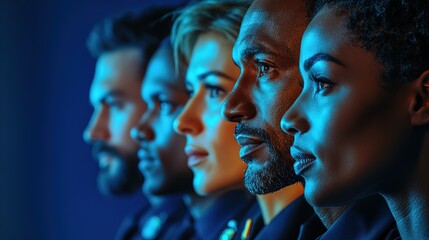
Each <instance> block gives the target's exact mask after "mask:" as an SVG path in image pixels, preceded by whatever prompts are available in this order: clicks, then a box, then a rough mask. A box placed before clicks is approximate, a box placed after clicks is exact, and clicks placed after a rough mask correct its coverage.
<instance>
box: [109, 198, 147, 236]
mask: <svg viewBox="0 0 429 240" xmlns="http://www.w3.org/2000/svg"><path fill="white" fill-rule="evenodd" d="M150 209H151V206H150V204H149V203H145V204H144V205H143V206H141V207H140V208H139V209H137V210H135V211H134V212H132V213H131V214H129V215H128V216H126V217H125V218H124V220H122V222H121V224H120V225H119V228H118V230H117V231H116V235H115V240H125V239H130V238H131V236H133V235H135V234H136V232H137V231H138V227H139V222H140V219H141V218H142V217H143V216H144V215H145V214H146V213H147V212H148V211H150Z"/></svg>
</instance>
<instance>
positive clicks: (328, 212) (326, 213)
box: [314, 206, 347, 229]
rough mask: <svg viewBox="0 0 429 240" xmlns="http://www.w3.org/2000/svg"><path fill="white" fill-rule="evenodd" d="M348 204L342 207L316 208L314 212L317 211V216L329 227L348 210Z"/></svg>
mask: <svg viewBox="0 0 429 240" xmlns="http://www.w3.org/2000/svg"><path fill="white" fill-rule="evenodd" d="M346 208H347V206H340V207H327V208H318V207H315V208H314V212H316V214H317V216H318V217H319V218H320V221H321V222H322V223H323V225H324V226H325V227H326V229H329V228H330V227H331V226H332V225H333V224H334V222H335V221H337V219H338V218H339V217H340V216H341V214H343V212H344V211H345V210H346Z"/></svg>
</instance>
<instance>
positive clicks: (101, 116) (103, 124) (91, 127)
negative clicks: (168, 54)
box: [83, 48, 145, 194]
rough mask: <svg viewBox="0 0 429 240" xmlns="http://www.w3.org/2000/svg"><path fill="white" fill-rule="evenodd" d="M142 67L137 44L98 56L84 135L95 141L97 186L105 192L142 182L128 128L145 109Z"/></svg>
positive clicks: (133, 188) (130, 188)
mask: <svg viewBox="0 0 429 240" xmlns="http://www.w3.org/2000/svg"><path fill="white" fill-rule="evenodd" d="M144 70H145V68H144V65H143V64H142V54H141V50H140V49H138V48H123V49H119V50H115V51H112V52H106V53H103V54H102V55H101V56H100V57H99V58H98V60H97V64H96V68H95V75H94V79H93V82H92V84H91V89H90V101H91V104H92V106H93V107H94V112H93V115H92V117H91V120H90V121H89V123H88V126H87V127H86V129H85V131H84V134H83V138H84V140H85V141H86V142H87V143H90V144H94V155H95V157H96V159H97V160H98V162H99V170H100V171H99V174H98V179H97V182H98V188H99V190H100V191H101V192H102V193H104V194H125V193H132V192H134V191H136V190H139V189H140V186H141V183H142V176H141V174H140V173H139V171H138V168H137V164H138V159H137V156H136V153H137V149H138V145H137V144H135V143H134V142H133V140H132V139H131V137H130V135H129V132H130V129H131V128H132V127H133V126H134V125H135V124H136V123H137V122H138V120H139V118H140V116H141V114H142V113H143V111H144V110H145V104H144V103H143V101H142V100H141V98H140V94H139V89H140V86H141V79H142V76H143V74H144Z"/></svg>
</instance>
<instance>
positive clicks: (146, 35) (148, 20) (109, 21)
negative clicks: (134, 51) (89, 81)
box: [87, 7, 174, 59]
mask: <svg viewBox="0 0 429 240" xmlns="http://www.w3.org/2000/svg"><path fill="white" fill-rule="evenodd" d="M173 10H174V8H171V7H151V8H148V9H144V10H141V11H134V12H131V11H130V12H125V13H121V14H119V15H117V16H112V17H109V18H106V19H104V20H103V21H101V22H100V23H98V24H97V25H95V26H94V28H93V29H92V31H91V32H90V34H89V37H88V40H87V47H88V50H89V51H90V53H91V55H92V56H93V57H95V58H98V57H99V56H100V55H101V54H103V53H105V52H111V51H114V50H117V49H120V48H124V47H139V48H140V49H141V50H142V52H144V53H145V58H147V59H149V58H150V56H151V55H152V54H153V53H154V52H155V50H156V49H157V47H158V45H159V44H160V43H161V41H162V40H163V39H164V38H166V37H168V36H169V34H170V31H171V26H172V18H171V16H170V15H169V13H171V12H172V11H173Z"/></svg>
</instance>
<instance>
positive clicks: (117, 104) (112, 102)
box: [104, 98, 124, 109]
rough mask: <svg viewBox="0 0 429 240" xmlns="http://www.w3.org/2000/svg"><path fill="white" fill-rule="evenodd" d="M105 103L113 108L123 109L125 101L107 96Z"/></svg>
mask: <svg viewBox="0 0 429 240" xmlns="http://www.w3.org/2000/svg"><path fill="white" fill-rule="evenodd" d="M104 104H106V105H107V106H108V107H109V108H112V109H121V108H122V107H123V106H124V101H122V100H120V99H118V98H106V99H105V101H104Z"/></svg>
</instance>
